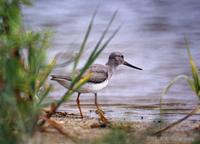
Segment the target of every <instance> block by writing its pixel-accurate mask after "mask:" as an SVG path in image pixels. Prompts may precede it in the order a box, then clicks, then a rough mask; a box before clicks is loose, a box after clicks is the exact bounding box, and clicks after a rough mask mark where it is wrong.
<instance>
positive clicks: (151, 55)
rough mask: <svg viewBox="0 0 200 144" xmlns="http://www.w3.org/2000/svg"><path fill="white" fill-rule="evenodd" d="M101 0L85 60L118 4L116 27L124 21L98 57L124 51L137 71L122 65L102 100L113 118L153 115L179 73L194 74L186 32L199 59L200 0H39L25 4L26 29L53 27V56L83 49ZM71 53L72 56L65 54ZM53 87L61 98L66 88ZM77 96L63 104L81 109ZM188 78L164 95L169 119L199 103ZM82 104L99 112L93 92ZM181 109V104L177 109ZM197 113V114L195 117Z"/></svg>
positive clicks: (102, 58) (53, 95)
mask: <svg viewBox="0 0 200 144" xmlns="http://www.w3.org/2000/svg"><path fill="white" fill-rule="evenodd" d="M98 4H100V9H99V12H98V14H97V16H96V19H95V22H94V28H93V30H92V35H91V37H90V38H89V42H88V44H87V48H86V50H85V52H84V55H83V57H82V60H81V64H80V66H79V67H80V68H81V65H83V64H84V62H85V61H86V60H87V56H88V54H89V53H90V52H91V50H92V48H93V46H94V45H95V44H96V42H97V40H98V39H99V37H100V35H101V33H102V32H103V30H104V29H105V26H106V25H107V23H108V21H109V20H110V18H111V15H112V14H113V13H114V11H115V10H118V15H117V18H116V19H115V22H114V23H113V26H112V29H111V33H112V32H113V31H112V30H114V29H115V28H116V27H117V26H118V25H120V24H123V27H122V28H121V30H120V31H119V33H118V34H117V36H116V37H115V38H114V39H113V40H112V41H111V43H110V44H109V46H108V47H107V48H106V49H105V50H104V51H103V53H102V54H101V55H100V57H99V58H98V59H97V60H96V62H95V63H100V64H105V63H106V62H107V59H108V56H109V54H110V53H111V52H113V51H120V52H122V53H123V54H124V55H125V59H126V60H127V61H128V62H130V63H131V64H133V65H136V66H138V67H141V68H143V69H144V70H143V71H137V70H134V69H130V68H128V67H125V66H120V67H119V68H118V71H117V72H116V73H115V74H114V76H113V77H112V80H111V83H110V84H109V86H108V87H107V88H106V89H104V90H103V91H101V92H99V93H98V98H99V103H100V104H101V105H102V107H103V109H104V110H105V111H106V115H107V116H108V117H110V118H119V119H121V118H123V119H125V120H132V119H134V120H141V117H143V119H144V120H149V119H154V118H155V117H156V116H157V114H159V110H158V105H159V99H160V96H161V93H162V91H163V89H164V88H165V87H166V86H167V84H168V83H169V81H170V80H172V79H173V78H174V77H175V76H177V75H179V74H187V75H189V74H190V65H189V61H188V55H187V51H186V46H185V44H184V35H186V36H187V38H188V40H189V43H190V48H191V52H192V55H193V57H194V59H195V60H196V62H197V64H198V65H199V64H200V62H199V56H200V49H199V45H200V41H199V40H200V19H199V17H200V1H198V0H190V1H189V0H179V1H174V0H148V1H147V0H140V1H139V0H123V1H122V0H101V1H99V0H96V1H95V0H76V1H74V0H59V1H55V0H35V1H34V2H33V7H28V8H27V7H24V8H23V15H24V19H25V26H26V27H27V29H33V30H35V31H39V30H43V29H48V30H50V31H52V32H53V38H52V42H51V43H52V47H51V49H50V51H49V55H48V56H49V60H50V59H52V58H53V57H54V56H55V55H56V54H57V53H59V52H63V53H68V54H69V56H70V55H72V54H75V53H77V52H78V50H79V48H80V44H81V42H82V40H83V37H84V34H85V32H86V29H87V26H88V24H89V21H90V19H91V16H92V14H93V12H94V10H95V8H96V6H97V5H98ZM66 58H67V56H66ZM70 69H71V66H70V65H69V66H67V67H62V68H57V69H55V70H54V71H53V73H54V74H64V73H65V72H69V71H70ZM51 83H52V84H53V85H54V91H53V92H52V93H51V95H50V96H49V97H50V99H51V98H53V99H57V98H59V97H60V96H62V95H63V93H65V92H66V89H65V88H63V87H62V86H60V85H59V84H57V83H56V82H51ZM75 99H76V96H73V97H72V98H71V99H70V101H69V102H67V103H66V105H63V106H62V107H61V109H60V110H65V111H68V112H74V113H77V114H78V113H79V112H78V109H77V108H76V101H75ZM197 99H198V98H197V97H196V96H195V95H194V94H193V93H192V92H191V90H190V88H189V87H188V85H187V84H186V82H185V81H184V80H183V81H179V82H178V83H176V84H175V85H174V87H172V89H171V91H170V92H169V93H168V95H166V96H165V97H164V104H165V108H166V109H171V111H170V112H169V113H174V112H177V111H180V113H179V114H177V113H178V112H177V113H176V114H174V115H173V114H171V115H167V114H166V115H165V118H166V119H177V118H179V117H180V116H182V115H181V114H184V113H186V112H188V111H189V110H191V109H192V108H193V107H194V105H196V104H197V103H198V101H197ZM81 104H82V106H83V111H84V112H86V113H84V114H86V115H89V116H90V115H91V116H95V113H94V111H90V113H88V111H89V110H93V109H95V107H94V106H93V104H94V96H93V95H92V94H86V95H85V94H83V95H82V96H81ZM177 109H179V110H177ZM191 119H195V117H193V118H191Z"/></svg>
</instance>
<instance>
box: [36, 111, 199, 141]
mask: <svg viewBox="0 0 200 144" xmlns="http://www.w3.org/2000/svg"><path fill="white" fill-rule="evenodd" d="M52 119H53V120H56V121H57V122H59V123H60V124H61V125H62V126H64V128H65V130H66V132H67V133H68V134H69V136H70V137H71V138H69V137H66V136H63V135H62V134H60V133H59V132H58V131H56V130H55V129H52V128H49V129H48V132H38V133H36V135H35V137H34V139H33V141H34V142H37V143H42V144H55V143H56V144H74V143H79V144H83V143H87V144H90V143H91V144H92V143H96V142H98V141H99V140H100V139H103V138H104V137H105V136H107V135H109V133H110V132H111V131H115V130H118V129H120V130H124V131H125V132H126V134H127V139H128V140H129V142H128V144H129V143H130V144H133V143H141V144H191V143H192V142H193V141H194V140H195V138H196V137H197V136H198V132H197V127H198V126H199V124H200V123H199V122H198V121H193V122H192V121H184V122H182V123H181V124H179V125H177V126H175V127H173V128H171V129H169V130H168V131H166V132H164V133H163V134H162V135H161V136H159V137H158V136H152V133H154V132H155V131H157V130H159V128H160V123H158V122H154V123H150V122H128V121H118V120H112V121H110V122H111V124H110V125H109V126H108V127H105V128H104V127H102V128H92V126H93V125H94V124H97V123H99V122H98V119H97V118H89V117H84V118H83V119H80V118H79V115H75V114H67V115H65V116H63V115H54V116H53V117H52ZM166 125H167V123H165V124H162V127H164V126H166ZM74 140H75V141H74Z"/></svg>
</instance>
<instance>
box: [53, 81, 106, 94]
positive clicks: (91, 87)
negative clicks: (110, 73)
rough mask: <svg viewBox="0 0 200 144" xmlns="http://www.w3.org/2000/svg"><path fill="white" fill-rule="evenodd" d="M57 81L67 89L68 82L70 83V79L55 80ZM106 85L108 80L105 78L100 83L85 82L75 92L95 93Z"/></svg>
mask: <svg viewBox="0 0 200 144" xmlns="http://www.w3.org/2000/svg"><path fill="white" fill-rule="evenodd" d="M57 82H59V83H60V84H61V85H62V86H64V87H65V88H67V89H69V87H70V84H71V81H67V80H57ZM107 85H108V80H105V81H103V82H102V83H90V82H87V83H85V84H84V85H82V86H81V88H79V89H78V90H77V92H80V93H96V92H98V91H100V90H102V89H103V88H105V87H106V86H107Z"/></svg>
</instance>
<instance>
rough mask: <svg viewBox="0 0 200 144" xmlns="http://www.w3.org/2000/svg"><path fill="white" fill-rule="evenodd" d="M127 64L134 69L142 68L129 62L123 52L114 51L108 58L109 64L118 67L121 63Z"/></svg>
mask: <svg viewBox="0 0 200 144" xmlns="http://www.w3.org/2000/svg"><path fill="white" fill-rule="evenodd" d="M122 64H123V65H126V66H128V67H131V68H134V69H138V70H142V69H141V68H139V67H136V66H134V65H131V64H130V63H128V62H127V61H125V60H124V56H123V54H122V53H120V52H112V53H111V54H110V56H109V58H108V62H107V65H110V66H114V67H117V66H119V65H122Z"/></svg>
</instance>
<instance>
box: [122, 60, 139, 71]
mask: <svg viewBox="0 0 200 144" xmlns="http://www.w3.org/2000/svg"><path fill="white" fill-rule="evenodd" d="M123 65H126V66H128V67H131V68H134V69H138V70H142V69H141V68H139V67H136V66H134V65H132V64H129V63H128V62H126V61H124V63H123Z"/></svg>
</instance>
